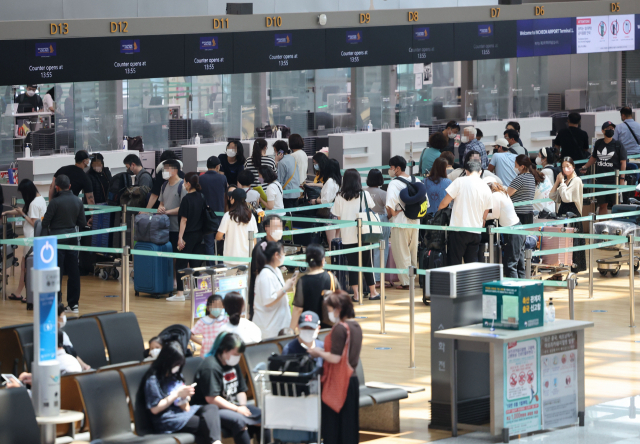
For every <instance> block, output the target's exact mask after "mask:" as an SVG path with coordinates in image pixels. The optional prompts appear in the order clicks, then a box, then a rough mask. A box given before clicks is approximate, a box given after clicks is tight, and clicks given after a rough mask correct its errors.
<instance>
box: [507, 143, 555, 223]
mask: <svg viewBox="0 0 640 444" xmlns="http://www.w3.org/2000/svg"><path fill="white" fill-rule="evenodd" d="M514 169H515V171H516V172H517V173H518V175H517V176H516V178H515V179H513V180H512V181H511V183H510V184H509V188H507V194H508V195H509V196H511V201H512V202H513V203H514V204H515V203H517V202H528V201H531V200H533V198H534V197H535V194H536V187H537V186H538V185H539V184H541V183H543V182H544V181H545V179H546V176H545V175H544V174H542V173H541V172H540V171H538V170H537V169H536V168H535V167H534V166H533V164H532V163H531V159H529V157H528V156H526V155H524V154H520V155H519V156H518V157H516V162H515V167H514ZM515 208H516V214H517V215H518V218H519V219H520V222H521V223H522V225H527V224H532V223H533V205H532V204H528V205H518V206H516V207H515Z"/></svg>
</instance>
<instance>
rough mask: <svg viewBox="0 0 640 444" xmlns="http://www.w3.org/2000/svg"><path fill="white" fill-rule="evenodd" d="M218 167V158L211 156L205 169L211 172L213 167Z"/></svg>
mask: <svg viewBox="0 0 640 444" xmlns="http://www.w3.org/2000/svg"><path fill="white" fill-rule="evenodd" d="M218 165H220V159H218V156H211V157H209V158H208V159H207V168H208V169H210V170H212V169H214V168H215V167H217V166H218Z"/></svg>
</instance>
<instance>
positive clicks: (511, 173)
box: [488, 137, 518, 185]
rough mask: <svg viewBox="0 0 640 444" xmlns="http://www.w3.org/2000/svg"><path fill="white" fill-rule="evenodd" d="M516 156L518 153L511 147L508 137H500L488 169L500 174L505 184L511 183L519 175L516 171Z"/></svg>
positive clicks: (496, 142)
mask: <svg viewBox="0 0 640 444" xmlns="http://www.w3.org/2000/svg"><path fill="white" fill-rule="evenodd" d="M516 157H518V154H517V153H516V152H515V151H513V150H512V149H510V148H509V142H508V141H507V139H504V138H502V137H500V138H499V139H497V140H496V141H495V147H494V149H493V156H492V157H491V161H490V162H489V167H488V169H489V171H491V172H492V173H494V174H495V175H496V176H498V177H499V178H500V180H501V181H502V183H503V184H504V185H509V184H510V183H511V181H512V180H513V179H515V178H516V176H517V175H518V173H517V172H516V171H515V164H516Z"/></svg>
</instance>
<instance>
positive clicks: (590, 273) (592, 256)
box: [589, 213, 596, 299]
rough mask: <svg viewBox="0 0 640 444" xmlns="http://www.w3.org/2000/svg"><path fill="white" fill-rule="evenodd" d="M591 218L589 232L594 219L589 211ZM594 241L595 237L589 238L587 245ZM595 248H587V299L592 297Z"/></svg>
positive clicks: (591, 232)
mask: <svg viewBox="0 0 640 444" xmlns="http://www.w3.org/2000/svg"><path fill="white" fill-rule="evenodd" d="M589 216H591V220H590V221H589V234H593V224H594V223H595V221H596V214H595V213H589ZM593 243H595V239H589V245H591V244H593ZM594 256H595V250H593V249H591V250H589V299H593V263H594V260H593V259H594Z"/></svg>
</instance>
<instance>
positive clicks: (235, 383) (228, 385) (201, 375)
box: [193, 332, 270, 444]
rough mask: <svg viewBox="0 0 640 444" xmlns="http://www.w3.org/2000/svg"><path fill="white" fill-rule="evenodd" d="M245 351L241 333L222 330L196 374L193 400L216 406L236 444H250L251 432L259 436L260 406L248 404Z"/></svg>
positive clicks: (224, 426) (196, 402)
mask: <svg viewBox="0 0 640 444" xmlns="http://www.w3.org/2000/svg"><path fill="white" fill-rule="evenodd" d="M244 350H245V345H244V342H242V339H240V337H239V336H238V335H236V334H234V333H229V332H222V333H220V334H219V335H218V337H217V338H216V340H215V342H214V343H213V347H212V348H211V351H210V352H209V353H207V355H206V357H205V359H204V361H203V362H202V364H200V366H199V367H198V370H197V371H196V376H195V382H196V383H197V385H196V390H195V395H194V397H193V403H194V404H200V405H214V406H217V407H218V409H219V412H218V414H219V416H220V425H221V426H222V428H224V429H225V430H227V431H229V432H230V433H231V435H232V436H233V440H234V442H235V444H249V443H250V442H251V436H252V435H253V436H255V435H258V437H259V434H260V423H261V415H262V412H261V410H260V409H259V408H258V407H255V406H253V405H247V393H246V392H247V390H248V388H247V383H246V381H245V379H244V377H243V375H242V372H241V370H240V365H239V363H240V356H241V355H242V353H244ZM258 441H259V439H258ZM265 442H270V441H265Z"/></svg>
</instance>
